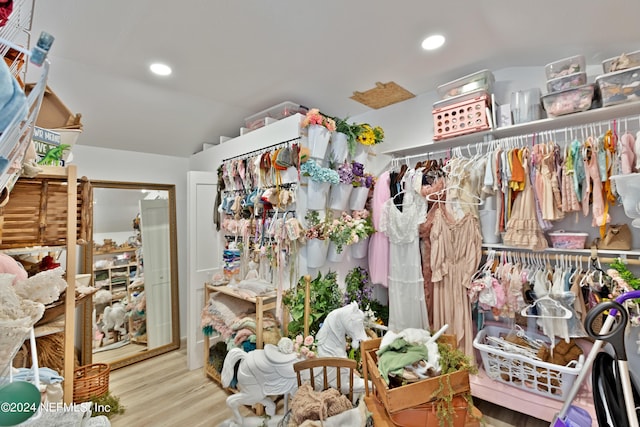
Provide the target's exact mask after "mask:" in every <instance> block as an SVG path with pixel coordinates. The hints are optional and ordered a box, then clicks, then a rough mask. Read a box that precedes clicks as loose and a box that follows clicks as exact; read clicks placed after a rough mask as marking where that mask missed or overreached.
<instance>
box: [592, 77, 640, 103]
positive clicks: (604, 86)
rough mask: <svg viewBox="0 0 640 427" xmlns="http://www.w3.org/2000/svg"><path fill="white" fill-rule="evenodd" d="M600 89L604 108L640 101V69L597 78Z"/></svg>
mask: <svg viewBox="0 0 640 427" xmlns="http://www.w3.org/2000/svg"><path fill="white" fill-rule="evenodd" d="M596 84H597V85H598V87H599V88H600V94H601V96H602V106H603V107H608V106H609V105H616V104H622V103H624V102H630V101H637V100H639V99H640V67H635V68H629V69H628V70H622V71H616V72H615V73H608V74H603V75H601V76H598V77H596Z"/></svg>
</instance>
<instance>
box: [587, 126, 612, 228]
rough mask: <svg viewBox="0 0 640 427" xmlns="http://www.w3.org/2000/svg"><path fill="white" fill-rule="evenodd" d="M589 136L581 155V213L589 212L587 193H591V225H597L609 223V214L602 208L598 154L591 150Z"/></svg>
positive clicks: (602, 199) (591, 145)
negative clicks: (583, 180)
mask: <svg viewBox="0 0 640 427" xmlns="http://www.w3.org/2000/svg"><path fill="white" fill-rule="evenodd" d="M590 141H591V138H589V140H588V141H587V142H586V143H585V152H584V155H583V161H584V170H585V185H584V187H585V191H584V194H583V195H582V213H583V214H585V215H588V214H589V195H590V194H591V204H592V212H593V213H592V215H593V217H592V219H591V225H592V226H593V227H599V226H601V225H602V224H603V223H604V224H607V223H609V214H608V213H606V212H605V209H604V194H603V188H602V181H601V178H600V167H599V165H598V156H597V154H596V153H595V152H593V144H592V142H590Z"/></svg>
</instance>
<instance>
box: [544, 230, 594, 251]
mask: <svg viewBox="0 0 640 427" xmlns="http://www.w3.org/2000/svg"><path fill="white" fill-rule="evenodd" d="M588 236H589V234H587V233H569V232H564V231H558V232H553V233H549V239H550V240H551V246H553V247H554V248H560V249H584V247H585V243H586V242H587V237H588Z"/></svg>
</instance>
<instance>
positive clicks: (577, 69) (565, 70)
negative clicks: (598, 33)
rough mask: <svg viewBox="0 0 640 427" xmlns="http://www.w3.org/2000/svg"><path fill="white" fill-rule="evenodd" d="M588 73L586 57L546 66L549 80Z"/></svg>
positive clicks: (565, 59) (566, 59) (562, 60)
mask: <svg viewBox="0 0 640 427" xmlns="http://www.w3.org/2000/svg"><path fill="white" fill-rule="evenodd" d="M586 71H587V70H586V62H585V59H584V55H576V56H571V57H569V58H564V59H560V60H558V61H554V62H551V63H549V64H547V65H545V66H544V72H545V73H546V75H547V80H552V79H555V78H558V77H562V76H568V75H569V74H574V73H583V72H586Z"/></svg>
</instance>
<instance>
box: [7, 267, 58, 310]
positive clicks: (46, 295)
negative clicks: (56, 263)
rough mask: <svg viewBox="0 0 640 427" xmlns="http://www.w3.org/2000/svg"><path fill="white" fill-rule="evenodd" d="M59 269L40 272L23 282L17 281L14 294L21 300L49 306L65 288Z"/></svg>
mask: <svg viewBox="0 0 640 427" xmlns="http://www.w3.org/2000/svg"><path fill="white" fill-rule="evenodd" d="M63 275H64V270H63V269H62V268H61V267H57V268H54V269H52V270H46V271H41V272H40V273H38V274H36V275H34V276H31V277H29V278H27V279H25V280H18V281H17V282H16V284H15V288H16V293H17V294H18V295H19V296H21V297H22V298H28V299H30V300H32V301H37V302H41V303H42V304H45V305H46V304H51V303H52V302H54V301H57V300H58V298H60V294H61V293H62V291H64V290H65V289H66V288H67V281H66V280H65V279H64V278H63V277H62V276H63Z"/></svg>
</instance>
